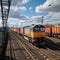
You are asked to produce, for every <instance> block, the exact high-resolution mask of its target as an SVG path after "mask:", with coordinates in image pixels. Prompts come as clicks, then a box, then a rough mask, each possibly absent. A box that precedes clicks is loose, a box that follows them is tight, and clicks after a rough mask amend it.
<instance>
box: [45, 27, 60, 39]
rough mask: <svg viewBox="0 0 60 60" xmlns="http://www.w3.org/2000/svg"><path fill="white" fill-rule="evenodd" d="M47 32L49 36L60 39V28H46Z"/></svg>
mask: <svg viewBox="0 0 60 60" xmlns="http://www.w3.org/2000/svg"><path fill="white" fill-rule="evenodd" d="M45 32H46V35H47V36H52V37H57V38H60V26H55V27H46V28H45Z"/></svg>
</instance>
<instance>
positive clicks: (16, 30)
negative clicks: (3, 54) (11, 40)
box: [11, 28, 20, 34]
mask: <svg viewBox="0 0 60 60" xmlns="http://www.w3.org/2000/svg"><path fill="white" fill-rule="evenodd" d="M11 30H12V31H14V32H16V33H18V34H19V33H20V28H11Z"/></svg>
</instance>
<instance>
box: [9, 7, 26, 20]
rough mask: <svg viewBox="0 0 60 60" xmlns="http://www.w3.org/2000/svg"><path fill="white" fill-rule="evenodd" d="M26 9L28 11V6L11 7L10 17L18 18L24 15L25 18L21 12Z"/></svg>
mask: <svg viewBox="0 0 60 60" xmlns="http://www.w3.org/2000/svg"><path fill="white" fill-rule="evenodd" d="M25 11H26V7H11V9H10V14H9V17H12V18H18V19H20V18H22V17H23V18H24V16H22V15H21V13H23V12H25Z"/></svg>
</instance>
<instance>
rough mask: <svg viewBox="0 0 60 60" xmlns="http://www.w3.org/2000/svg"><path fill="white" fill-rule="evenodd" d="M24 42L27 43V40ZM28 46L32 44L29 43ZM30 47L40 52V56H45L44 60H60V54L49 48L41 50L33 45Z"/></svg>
mask: <svg viewBox="0 0 60 60" xmlns="http://www.w3.org/2000/svg"><path fill="white" fill-rule="evenodd" d="M15 35H16V34H15ZM16 36H17V35H16ZM17 37H18V38H19V39H21V40H22V38H21V37H20V36H19V35H18V36H17ZM24 42H25V43H27V42H26V41H25V40H24ZM27 44H28V45H29V44H30V43H27ZM30 45H31V47H32V48H35V50H37V51H39V53H40V55H43V57H44V58H47V60H48V59H49V60H60V54H59V53H57V52H56V51H54V50H51V49H49V48H47V49H42V48H40V49H39V48H37V47H35V46H32V44H30Z"/></svg>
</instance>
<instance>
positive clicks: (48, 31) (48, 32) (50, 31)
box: [45, 27, 52, 36]
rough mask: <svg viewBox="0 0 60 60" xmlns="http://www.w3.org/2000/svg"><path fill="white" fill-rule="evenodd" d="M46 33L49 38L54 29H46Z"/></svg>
mask: <svg viewBox="0 0 60 60" xmlns="http://www.w3.org/2000/svg"><path fill="white" fill-rule="evenodd" d="M45 32H46V35H47V36H52V28H51V27H45Z"/></svg>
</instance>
